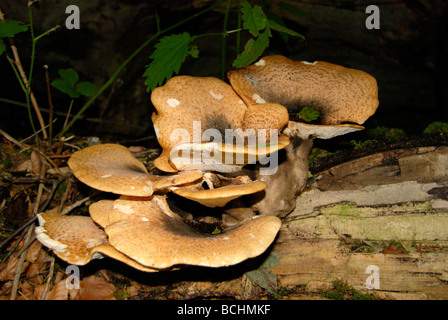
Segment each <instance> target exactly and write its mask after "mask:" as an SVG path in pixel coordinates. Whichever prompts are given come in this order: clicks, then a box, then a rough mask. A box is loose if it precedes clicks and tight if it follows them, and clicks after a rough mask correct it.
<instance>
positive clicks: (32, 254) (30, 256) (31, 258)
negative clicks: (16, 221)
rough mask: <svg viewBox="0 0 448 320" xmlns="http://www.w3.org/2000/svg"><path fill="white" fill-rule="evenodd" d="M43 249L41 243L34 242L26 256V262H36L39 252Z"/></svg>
mask: <svg viewBox="0 0 448 320" xmlns="http://www.w3.org/2000/svg"><path fill="white" fill-rule="evenodd" d="M41 249H42V245H41V244H40V242H39V241H36V240H35V241H33V243H32V244H31V245H30V246H29V247H28V249H27V251H26V255H25V260H26V261H28V262H31V263H34V262H36V260H37V256H38V254H39V251H40V250H41Z"/></svg>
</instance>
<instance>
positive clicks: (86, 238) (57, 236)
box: [36, 212, 158, 272]
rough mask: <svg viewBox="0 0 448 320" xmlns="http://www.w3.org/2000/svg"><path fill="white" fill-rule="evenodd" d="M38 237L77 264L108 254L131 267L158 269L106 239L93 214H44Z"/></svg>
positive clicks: (65, 259) (40, 222)
mask: <svg viewBox="0 0 448 320" xmlns="http://www.w3.org/2000/svg"><path fill="white" fill-rule="evenodd" d="M37 217H38V220H39V224H40V226H38V227H36V238H37V239H38V240H39V241H40V242H41V243H42V244H43V245H45V246H46V247H48V248H50V249H52V250H53V252H54V253H55V254H56V256H58V257H59V258H61V259H62V260H64V261H67V262H68V263H70V264H74V265H85V264H87V263H89V262H90V261H91V260H92V259H101V258H103V257H104V256H108V257H110V258H112V259H115V260H118V261H121V262H123V263H125V264H127V265H130V266H131V267H133V268H135V269H138V270H141V271H145V272H156V271H158V270H157V269H154V268H149V267H145V266H142V265H140V264H139V263H137V262H136V261H134V260H132V259H130V258H129V257H127V256H125V255H124V254H122V253H121V252H119V251H117V250H116V249H115V248H114V247H112V246H111V245H110V244H109V243H108V242H107V235H106V233H105V232H104V230H102V229H100V228H99V227H98V226H97V225H96V224H95V223H94V222H93V220H92V219H91V218H90V217H84V216H65V215H61V214H56V213H48V212H45V213H42V214H39V215H38V216H37Z"/></svg>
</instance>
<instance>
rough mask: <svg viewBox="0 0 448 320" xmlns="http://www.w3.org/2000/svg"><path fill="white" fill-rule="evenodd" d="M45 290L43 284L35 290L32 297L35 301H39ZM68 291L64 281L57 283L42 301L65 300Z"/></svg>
mask: <svg viewBox="0 0 448 320" xmlns="http://www.w3.org/2000/svg"><path fill="white" fill-rule="evenodd" d="M44 289H45V284H43V285H40V286H39V287H37V288H36V290H35V293H34V296H35V298H36V300H41V299H42V295H43V292H44ZM67 299H68V289H67V285H66V283H65V279H64V280H61V281H59V282H57V283H56V284H55V285H54V286H53V288H52V289H51V290H49V291H48V292H47V294H46V296H45V299H44V300H67Z"/></svg>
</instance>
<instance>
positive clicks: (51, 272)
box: [40, 256, 55, 300]
mask: <svg viewBox="0 0 448 320" xmlns="http://www.w3.org/2000/svg"><path fill="white" fill-rule="evenodd" d="M54 261H55V259H54V256H51V261H50V270H49V272H48V279H47V283H46V284H45V288H44V292H43V293H42V297H41V298H40V300H45V297H46V296H47V292H48V288H49V287H50V282H51V279H53V275H54Z"/></svg>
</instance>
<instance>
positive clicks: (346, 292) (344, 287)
mask: <svg viewBox="0 0 448 320" xmlns="http://www.w3.org/2000/svg"><path fill="white" fill-rule="evenodd" d="M332 285H333V288H331V289H330V290H324V291H321V292H320V295H321V296H322V297H324V298H326V299H330V300H375V297H373V296H372V295H370V294H365V293H362V292H360V291H358V290H355V289H354V288H353V287H352V286H350V285H349V284H348V283H347V282H346V281H344V280H342V279H335V280H333V282H332Z"/></svg>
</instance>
